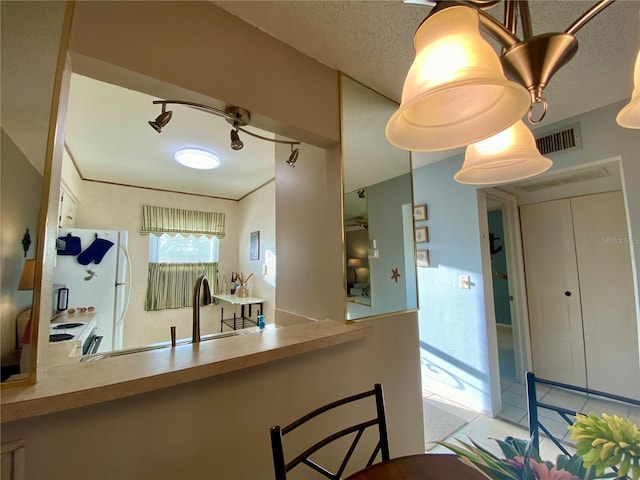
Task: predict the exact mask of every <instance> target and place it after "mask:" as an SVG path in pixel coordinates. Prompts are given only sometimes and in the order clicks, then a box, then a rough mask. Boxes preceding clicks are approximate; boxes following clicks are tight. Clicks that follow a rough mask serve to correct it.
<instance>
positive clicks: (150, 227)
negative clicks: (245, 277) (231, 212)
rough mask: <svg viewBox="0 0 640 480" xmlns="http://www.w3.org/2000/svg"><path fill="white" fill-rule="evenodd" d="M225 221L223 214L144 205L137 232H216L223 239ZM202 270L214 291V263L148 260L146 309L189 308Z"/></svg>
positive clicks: (173, 233)
mask: <svg viewBox="0 0 640 480" xmlns="http://www.w3.org/2000/svg"><path fill="white" fill-rule="evenodd" d="M224 222H225V217H224V213H218V212H205V211H196V210H182V209H178V208H167V207H158V206H152V205H143V207H142V226H141V228H140V233H142V234H147V235H148V234H150V233H153V234H156V235H162V234H163V233H167V234H169V235H175V234H178V233H180V234H183V235H191V234H193V235H207V236H213V235H215V236H216V237H218V238H223V237H224V233H225V232H224ZM203 273H204V274H205V275H206V276H207V279H208V280H209V287H210V289H211V292H212V293H215V292H216V291H217V288H218V286H217V277H218V263H217V262H207V263H204V262H201V263H155V262H149V272H148V282H147V296H146V299H145V307H144V308H145V310H149V311H153V310H164V309H169V308H184V307H191V306H192V305H193V288H194V285H195V282H196V279H197V278H198V275H200V274H203ZM216 303H217V302H216Z"/></svg>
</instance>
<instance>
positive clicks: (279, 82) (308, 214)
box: [2, 2, 424, 480]
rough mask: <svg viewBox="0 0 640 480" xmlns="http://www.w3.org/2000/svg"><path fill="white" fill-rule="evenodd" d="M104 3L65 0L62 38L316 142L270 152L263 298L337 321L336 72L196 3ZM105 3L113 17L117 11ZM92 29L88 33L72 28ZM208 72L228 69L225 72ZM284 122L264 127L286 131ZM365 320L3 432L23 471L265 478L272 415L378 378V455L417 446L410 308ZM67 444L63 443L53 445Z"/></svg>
mask: <svg viewBox="0 0 640 480" xmlns="http://www.w3.org/2000/svg"><path fill="white" fill-rule="evenodd" d="M105 5H106V4H99V3H96V2H79V3H78V4H77V6H78V12H77V17H76V21H77V22H78V24H77V25H76V27H77V28H78V30H77V31H76V37H75V42H74V45H75V47H76V48H81V47H82V50H83V53H84V54H86V55H94V54H95V55H98V56H104V58H109V59H110V61H112V62H115V61H116V57H117V56H118V55H116V53H120V54H121V55H122V56H123V57H124V60H125V61H123V63H126V64H127V67H128V68H132V66H133V63H135V62H140V61H141V60H144V61H146V62H149V65H150V67H153V68H150V69H149V70H148V71H147V72H146V73H147V74H151V72H152V71H153V73H154V74H155V75H156V76H157V77H159V78H163V79H165V80H167V81H172V82H174V83H177V84H180V83H181V81H182V80H184V81H187V82H195V83H198V85H195V84H193V83H190V84H189V85H186V84H185V86H188V87H189V88H192V89H194V90H196V91H200V92H201V93H206V94H209V95H211V96H212V97H214V98H219V99H221V100H224V101H228V102H230V103H236V104H240V105H243V106H245V107H248V108H250V109H252V110H255V111H256V112H258V113H259V115H258V116H263V117H264V118H267V119H272V120H273V122H272V123H273V124H275V125H276V126H278V125H280V124H281V123H282V124H285V123H286V124H287V125H290V126H292V128H291V129H290V130H297V131H298V132H299V135H298V134H296V135H290V136H292V138H297V139H300V140H303V141H307V142H309V143H315V144H316V145H321V144H322V142H324V143H325V146H326V145H329V147H328V148H326V149H323V148H318V146H315V147H313V146H308V145H303V148H302V149H301V152H300V158H299V159H298V163H297V166H296V168H290V167H288V166H287V165H286V164H284V162H278V163H277V164H276V185H277V188H276V193H275V196H276V231H277V242H278V244H277V247H278V267H277V268H278V287H277V299H276V300H277V304H278V307H279V308H280V309H281V310H282V311H283V312H291V311H292V312H295V313H298V314H300V315H306V316H313V317H316V318H334V319H340V320H341V319H343V318H344V291H343V267H342V263H343V262H342V218H341V211H340V208H341V187H340V185H341V162H340V155H339V148H338V144H337V143H336V142H335V140H337V139H338V132H339V116H338V102H339V98H338V76H337V73H336V72H334V71H331V70H330V69H328V68H326V67H323V66H322V65H320V64H317V63H315V62H314V61H312V60H311V59H309V58H308V57H305V56H304V55H301V54H299V53H297V52H295V51H294V50H292V49H290V48H288V47H286V46H284V45H283V44H281V43H279V42H277V41H275V40H273V39H270V38H269V37H266V36H265V35H264V34H262V33H261V32H259V31H257V30H255V29H252V28H251V27H249V26H248V25H245V24H242V23H241V22H239V21H238V20H237V19H234V18H233V17H230V16H228V14H226V13H224V12H222V11H221V10H219V9H217V8H216V7H215V6H213V5H210V4H208V3H206V2H203V3H198V4H197V5H192V4H191V3H186V2H174V3H171V4H168V3H161V2H142V3H133V2H114V3H111V4H109V5H110V6H109V8H108V9H107V7H106V6H105ZM105 9H107V10H109V11H105ZM110 9H112V10H110ZM114 12H119V13H121V14H122V17H121V18H119V19H116V18H115V17H114V16H113V15H112V14H113V13H114ZM187 17H188V20H189V22H188V23H184V22H185V20H186V19H187ZM178 20H180V22H179V21H178ZM114 24H115V25H117V26H118V28H117V29H116V30H115V32H112V33H109V32H108V31H107V30H108V28H107V27H109V26H110V27H113V26H114ZM74 28H75V27H74ZM78 32H80V33H82V35H81V34H80V33H78ZM93 33H96V34H97V35H98V36H97V38H98V40H97V41H95V42H94V41H93V40H92V39H91V38H83V37H84V36H86V37H91V36H92V34H93ZM201 34H202V35H205V36H204V37H202V36H200V35H201ZM174 35H175V37H174ZM247 42H248V43H247ZM214 46H215V48H214ZM118 50H119V52H118ZM234 68H235V69H237V70H233V69H234ZM220 71H234V73H235V76H234V79H233V81H230V80H229V78H228V77H226V76H225V75H220ZM143 73H144V72H143ZM178 74H180V75H181V77H180V78H176V75H178ZM236 77H237V78H236ZM204 90H208V91H207V92H204ZM209 90H210V91H209ZM278 128H280V127H278ZM283 130H286V129H281V130H278V129H276V131H277V132H278V133H281V134H284V135H286V134H287V132H285V131H283ZM327 139H329V141H327ZM321 140H322V141H321ZM331 140H334V142H333V143H331ZM281 147H282V148H280V146H279V147H277V148H276V156H277V157H278V158H282V157H285V158H286V157H287V156H288V154H289V149H288V147H286V146H281ZM54 171H55V169H54ZM58 172H59V169H58ZM276 315H278V314H277V313H276ZM371 323H372V324H373V326H374V334H373V335H372V336H371V337H367V338H366V339H363V340H360V341H356V342H352V343H347V344H344V345H340V346H337V347H332V348H328V349H324V350H319V351H316V352H313V353H309V354H303V355H299V356H297V357H293V358H289V359H286V360H281V361H277V362H274V363H271V364H267V365H264V366H261V367H257V368H254V369H250V370H244V371H240V372H235V373H232V374H228V375H224V376H221V377H215V378H211V379H208V380H204V381H199V382H194V383H190V384H187V385H182V386H179V387H175V388H170V389H165V390H161V391H157V392H154V393H151V394H145V395H140V396H136V397H132V398H128V399H124V400H118V401H111V402H106V403H104V404H100V405H96V406H92V407H86V408H82V409H77V410H73V411H69V412H64V413H60V414H54V415H46V416H42V417H36V418H32V419H28V420H24V421H18V422H11V423H8V424H2V441H3V442H5V441H10V440H16V439H25V441H26V444H27V477H28V478H32V479H40V478H47V479H54V478H91V479H100V478H104V479H113V478H127V479H129V478H140V479H143V478H144V479H148V478H154V479H162V478H167V479H176V478H180V479H189V478H195V479H199V478H216V479H221V480H224V479H229V480H242V479H247V480H257V479H263V478H272V474H273V470H272V466H271V451H270V446H269V440H268V438H269V437H268V429H269V427H270V426H271V425H273V424H276V423H288V422H289V421H291V420H293V419H294V418H295V417H297V416H299V415H301V414H302V413H304V412H306V411H308V410H310V409H312V408H315V407H316V406H318V405H320V404H323V403H326V402H328V401H330V400H333V399H335V398H337V397H339V396H343V395H347V394H350V393H353V392H356V391H360V390H363V389H365V388H370V387H371V386H372V384H373V383H375V382H381V383H382V384H383V385H384V388H385V396H386V400H387V417H388V421H389V435H390V442H391V454H392V455H393V456H398V455H403V454H410V453H418V452H421V451H423V449H424V445H423V427H422V404H421V388H420V362H419V349H418V331H417V318H416V314H415V313H410V314H404V315H394V316H389V317H386V318H384V319H379V320H372V321H371ZM69 446H71V447H73V448H64V447H69Z"/></svg>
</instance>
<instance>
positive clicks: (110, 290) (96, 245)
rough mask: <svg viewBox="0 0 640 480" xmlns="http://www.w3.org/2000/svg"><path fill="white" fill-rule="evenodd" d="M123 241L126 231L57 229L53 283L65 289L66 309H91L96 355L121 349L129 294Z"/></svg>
mask: <svg viewBox="0 0 640 480" xmlns="http://www.w3.org/2000/svg"><path fill="white" fill-rule="evenodd" d="M127 240H128V232H126V231H115V230H91V229H78V228H60V229H58V241H57V246H56V249H57V255H56V266H55V270H54V283H56V284H62V285H65V286H66V287H67V288H68V289H69V293H68V308H69V309H71V308H75V309H76V310H77V309H78V308H82V307H85V308H87V309H88V308H89V307H94V308H95V313H96V317H95V318H96V323H97V331H96V335H98V336H101V337H102V342H101V343H100V347H99V349H98V352H108V351H111V350H119V349H121V348H122V344H123V330H124V317H125V315H126V312H127V307H128V304H129V299H130V292H131V266H130V262H129V254H128V252H127ZM60 313H64V312H60Z"/></svg>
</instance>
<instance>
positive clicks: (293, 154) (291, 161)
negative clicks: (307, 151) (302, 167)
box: [287, 145, 300, 168]
mask: <svg viewBox="0 0 640 480" xmlns="http://www.w3.org/2000/svg"><path fill="white" fill-rule="evenodd" d="M298 155H300V150H298V149H297V148H295V149H294V148H293V145H292V146H291V155H289V160H287V165H289V166H290V167H291V168H294V167H295V166H296V161H297V160H298Z"/></svg>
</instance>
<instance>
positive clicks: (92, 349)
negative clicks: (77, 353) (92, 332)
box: [84, 335, 102, 355]
mask: <svg viewBox="0 0 640 480" xmlns="http://www.w3.org/2000/svg"><path fill="white" fill-rule="evenodd" d="M101 343H102V335H96V336H95V337H93V340H91V343H90V344H89V347H88V348H87V352H86V353H85V354H84V355H91V354H93V353H98V348H99V347H100V344H101Z"/></svg>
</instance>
